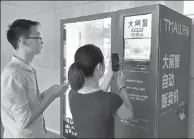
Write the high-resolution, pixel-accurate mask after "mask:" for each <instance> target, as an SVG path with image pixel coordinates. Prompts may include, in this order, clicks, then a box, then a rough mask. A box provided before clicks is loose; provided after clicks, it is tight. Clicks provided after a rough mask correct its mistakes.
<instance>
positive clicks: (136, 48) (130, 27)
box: [124, 14, 152, 61]
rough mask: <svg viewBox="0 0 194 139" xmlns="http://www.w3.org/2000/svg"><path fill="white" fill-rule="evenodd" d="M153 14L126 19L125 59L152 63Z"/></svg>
mask: <svg viewBox="0 0 194 139" xmlns="http://www.w3.org/2000/svg"><path fill="white" fill-rule="evenodd" d="M151 22H152V14H145V15H137V16H128V17H125V18H124V59H125V60H131V61H150V54H151V32H152V31H151V30H152V27H151V25H152V24H151Z"/></svg>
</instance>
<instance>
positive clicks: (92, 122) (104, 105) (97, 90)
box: [68, 44, 132, 138]
mask: <svg viewBox="0 0 194 139" xmlns="http://www.w3.org/2000/svg"><path fill="white" fill-rule="evenodd" d="M74 60H75V62H74V63H73V64H72V65H71V66H70V68H69V71H68V80H69V83H70V86H71V88H72V89H71V91H70V93H69V99H70V109H71V113H72V116H73V120H74V123H75V128H76V131H77V136H78V138H113V137H114V117H113V115H114V114H115V112H116V111H117V110H118V108H119V107H120V106H121V105H122V102H124V104H125V106H126V107H127V108H128V109H129V110H130V111H131V114H132V106H131V103H130V101H129V99H128V96H127V90H126V87H125V84H124V82H125V81H124V75H123V73H122V72H121V71H120V72H119V73H118V77H117V85H118V88H119V93H118V94H116V93H111V92H108V93H107V92H105V91H106V90H107V89H108V86H109V84H110V82H111V80H112V77H113V71H112V67H111V64H110V66H109V71H108V74H107V78H106V79H105V81H104V83H103V84H102V85H101V87H100V86H99V80H100V78H101V77H102V76H103V74H104V70H105V65H104V57H103V54H102V52H101V50H100V49H99V48H98V47H96V46H94V45H92V44H88V45H84V46H82V47H80V48H79V49H78V50H77V51H76V53H75V57H74ZM103 90H104V91H103Z"/></svg>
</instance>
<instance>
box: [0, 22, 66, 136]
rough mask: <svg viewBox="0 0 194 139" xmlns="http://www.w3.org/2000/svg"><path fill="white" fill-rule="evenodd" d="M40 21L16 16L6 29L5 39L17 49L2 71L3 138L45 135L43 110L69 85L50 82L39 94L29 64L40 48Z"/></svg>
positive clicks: (34, 72)
mask: <svg viewBox="0 0 194 139" xmlns="http://www.w3.org/2000/svg"><path fill="white" fill-rule="evenodd" d="M39 25H40V23H38V22H35V21H31V20H25V19H18V20H15V21H14V22H13V23H12V24H11V25H10V26H9V29H8V31H7V39H8V41H9V42H10V44H11V45H12V46H13V48H14V49H15V50H16V53H15V55H14V56H13V57H12V59H11V61H10V62H9V63H8V65H7V66H6V67H5V69H4V70H3V72H2V74H1V118H2V124H3V126H4V138H45V137H46V129H45V123H44V118H43V112H44V111H45V109H46V108H47V107H48V106H49V105H50V104H51V103H52V102H53V101H54V100H55V98H57V97H59V96H61V95H63V94H64V92H65V91H66V90H67V89H68V85H67V84H65V85H63V86H60V85H53V86H51V87H50V88H48V89H47V90H46V91H44V92H43V93H41V94H40V93H39V90H38V84H37V77H36V71H35V69H34V68H33V67H32V66H31V62H32V60H33V58H34V56H35V55H37V54H39V53H40V52H41V50H42V47H43V41H42V38H41V36H40V32H39V31H38V29H39Z"/></svg>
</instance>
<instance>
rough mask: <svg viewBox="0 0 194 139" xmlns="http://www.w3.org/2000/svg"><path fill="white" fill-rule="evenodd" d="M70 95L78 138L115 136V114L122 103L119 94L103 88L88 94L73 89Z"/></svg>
mask: <svg viewBox="0 0 194 139" xmlns="http://www.w3.org/2000/svg"><path fill="white" fill-rule="evenodd" d="M69 95H70V97H69V98H70V108H71V112H72V115H73V120H74V123H75V128H76V132H77V135H78V138H113V137H114V118H113V114H114V113H115V112H116V110H117V109H118V108H119V107H120V106H121V104H122V100H121V99H120V97H119V96H117V95H116V94H113V93H105V92H103V91H102V90H99V91H95V92H92V93H88V94H80V93H78V92H76V91H74V90H71V91H70V93H69Z"/></svg>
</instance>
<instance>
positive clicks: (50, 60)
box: [1, 1, 194, 133]
mask: <svg viewBox="0 0 194 139" xmlns="http://www.w3.org/2000/svg"><path fill="white" fill-rule="evenodd" d="M159 2H161V1H12V2H9V1H3V2H1V50H2V51H1V70H2V69H3V68H4V66H5V65H6V63H7V62H8V61H9V58H10V56H11V55H12V53H13V49H12V47H11V46H10V44H9V43H8V42H7V39H6V29H7V25H8V23H11V22H13V21H14V20H15V19H17V18H26V19H30V20H37V21H39V22H40V23H41V24H42V26H41V32H42V36H43V39H44V49H43V52H42V54H40V55H39V56H37V57H36V58H35V60H34V62H33V64H34V66H35V68H36V69H37V73H38V83H39V86H40V87H39V88H40V90H41V91H43V90H44V89H45V88H47V87H49V86H50V85H52V84H55V83H60V55H59V53H60V19H63V18H70V17H77V16H83V15H89V14H96V13H103V12H108V11H115V10H119V9H126V8H133V7H139V6H144V5H151V4H156V3H159ZM161 3H163V4H165V5H167V6H169V7H171V8H173V9H175V10H177V11H179V12H180V13H183V2H181V1H180V2H175V1H166V2H164V1H162V2H161ZM192 52H193V55H194V49H193V51H192ZM193 71H194V70H193ZM192 77H194V73H193V74H192ZM192 83H194V81H193V82H192ZM193 90H194V88H193ZM44 115H45V120H46V125H47V128H49V129H50V130H53V131H55V132H58V133H59V131H60V101H59V99H58V100H55V101H54V102H53V104H51V105H50V106H49V107H48V109H47V110H46V111H45V112H44Z"/></svg>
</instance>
